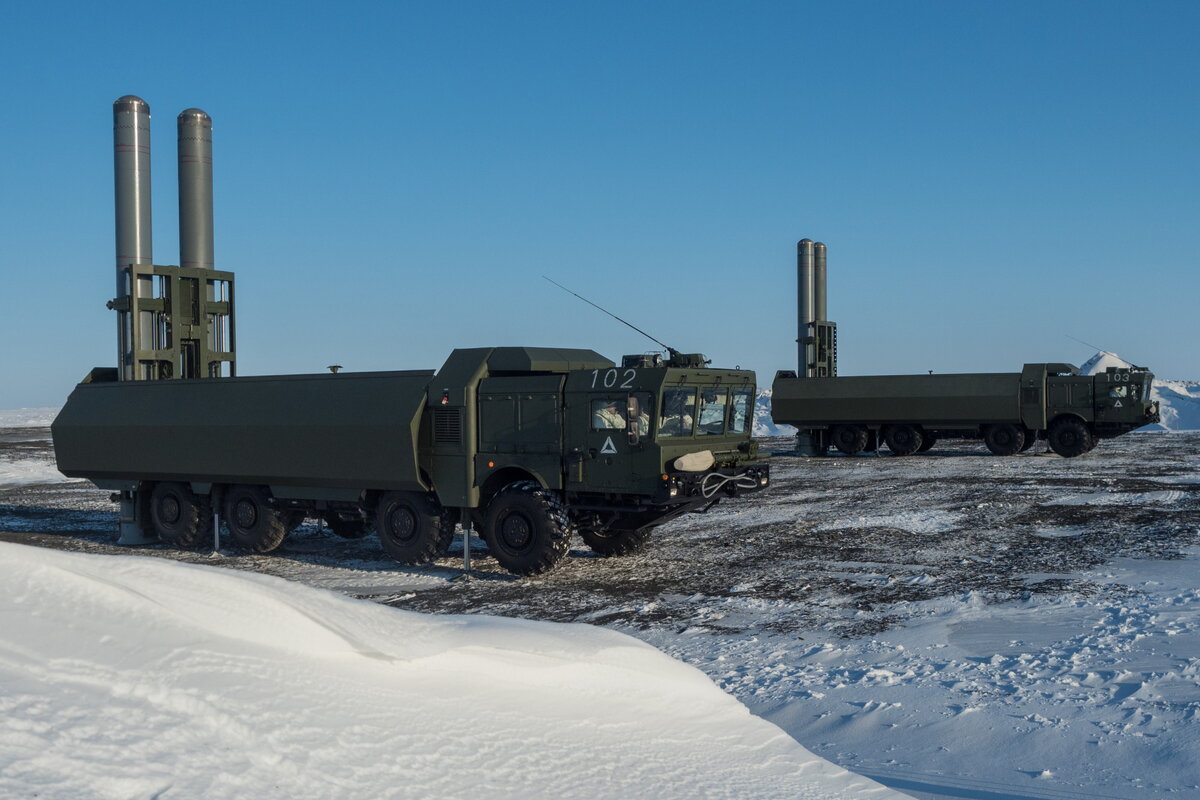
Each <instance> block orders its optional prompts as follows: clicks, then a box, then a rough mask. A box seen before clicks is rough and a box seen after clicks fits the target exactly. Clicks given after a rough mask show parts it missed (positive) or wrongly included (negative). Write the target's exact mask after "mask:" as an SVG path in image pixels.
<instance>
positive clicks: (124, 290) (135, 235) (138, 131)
mask: <svg viewBox="0 0 1200 800" xmlns="http://www.w3.org/2000/svg"><path fill="white" fill-rule="evenodd" d="M113 159H114V162H113V167H114V170H113V176H114V179H115V187H116V238H117V295H116V296H117V299H118V301H119V300H120V299H121V298H123V297H124V298H127V297H129V296H130V295H132V294H135V293H136V294H137V296H138V297H150V296H151V294H152V292H153V289H154V287H153V282H152V280H150V279H148V278H143V279H141V280H139V281H138V285H137V286H133V285H131V279H130V277H129V272H128V267H129V266H130V265H131V264H151V263H153V262H154V247H153V237H152V234H151V217H150V105H149V104H148V103H147V102H146V101H145V100H143V99H142V98H140V97H135V96H134V95H125V96H124V97H121V98H119V99H118V100H117V101H116V102H114V103H113ZM143 313H145V314H146V315H147V316H151V315H149V312H143ZM140 329H141V335H142V338H143V339H144V341H142V342H141V343H140V346H141V347H142V348H143V349H149V348H150V347H151V344H152V342H151V337H152V333H153V329H154V326H153V323H152V321H151V320H145V321H143V324H142V325H141V326H140ZM132 337H133V325H132V320H131V319H130V315H129V312H121V313H118V315H117V350H118V352H117V365H118V373H117V374H118V376H119V378H120V379H121V380H132V379H134V378H137V377H140V376H138V375H135V374H134V369H135V367H136V365H135V364H134V363H133V349H134V347H133V345H134V342H133V341H132Z"/></svg>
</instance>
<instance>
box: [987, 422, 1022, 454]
mask: <svg viewBox="0 0 1200 800" xmlns="http://www.w3.org/2000/svg"><path fill="white" fill-rule="evenodd" d="M983 443H984V444H985V445H987V449H988V450H991V451H992V455H997V456H1014V455H1016V454H1017V453H1019V452H1021V448H1022V447H1024V446H1025V429H1024V428H1021V427H1018V426H1017V425H1012V424H1009V423H1007V422H1002V423H999V424H997V425H988V426H986V427H984V429H983Z"/></svg>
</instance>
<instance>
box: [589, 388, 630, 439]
mask: <svg viewBox="0 0 1200 800" xmlns="http://www.w3.org/2000/svg"><path fill="white" fill-rule="evenodd" d="M625 425H626V420H625V398H624V397H618V396H616V395H614V396H612V397H603V398H597V399H595V400H593V401H592V430H594V431H601V430H624V429H625Z"/></svg>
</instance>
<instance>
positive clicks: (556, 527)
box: [483, 482, 571, 575]
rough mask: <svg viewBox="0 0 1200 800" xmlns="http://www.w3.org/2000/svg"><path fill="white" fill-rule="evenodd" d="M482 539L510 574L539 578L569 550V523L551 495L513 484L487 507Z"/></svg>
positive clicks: (527, 485) (531, 485)
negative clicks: (538, 576)
mask: <svg viewBox="0 0 1200 800" xmlns="http://www.w3.org/2000/svg"><path fill="white" fill-rule="evenodd" d="M483 538H484V541H486V542H487V546H488V550H489V551H490V552H491V554H492V556H493V557H494V558H495V559H496V560H497V561H499V562H500V566H502V567H504V568H505V569H506V570H508V571H509V572H511V573H513V574H514V575H540V574H542V573H543V572H548V571H549V570H551V569H553V567H554V566H555V565H556V564H557V563H558V562H559V561H561V560H562V558H563V556H565V555H566V554H567V550H568V549H570V545H571V521H570V517H569V516H568V515H567V509H566V507H565V506H564V505H563V504H562V501H561V500H559V499H558V496H557V495H555V494H554V493H553V492H548V491H546V490H545V489H542V488H541V487H540V486H538V485H537V484H535V483H529V482H522V483H514V484H512V485H510V486H506V487H505V488H503V489H501V490H500V493H499V494H497V495H496V496H495V497H494V498H493V499H492V502H491V503H490V504H489V505H488V509H487V514H486V515H485V516H484V519H483Z"/></svg>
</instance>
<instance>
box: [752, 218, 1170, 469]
mask: <svg viewBox="0 0 1200 800" xmlns="http://www.w3.org/2000/svg"><path fill="white" fill-rule="evenodd" d="M796 266H797V270H796V271H797V283H798V289H799V291H798V294H797V297H798V302H797V312H798V313H797V317H798V322H799V326H798V328H799V330H798V336H797V338H796V342H797V344H798V345H799V348H798V353H797V362H798V367H799V368H798V369H797V370H796V371H795V372H793V371H790V370H781V371H780V372H778V373H776V375H775V382H774V383H773V384H772V391H771V395H772V396H771V418H772V419H773V420H774V421H775V423H776V424H786V425H793V426H795V427H796V428H797V429H798V433H797V436H796V439H797V447H798V449H799V451H800V452H801V454H803V455H809V456H816V455H823V454H825V453H826V452H827V451H828V450H829V448H830V447H836V448H837V449H838V450H840V451H842V452H843V453H847V454H854V453H860V452H863V451H868V452H869V451H874V450H876V449H877V448H878V446H879V445H880V444H881V443H882V444H886V445H887V447H888V449H889V450H891V451H892V453H894V454H896V455H910V454H912V453H918V452H925V451H927V450H929V449H930V448H931V447H933V445H934V443H936V442H937V440H938V439H982V440H983V441H984V443H985V444H986V445H987V448H988V449H989V450H990V451H991V452H993V453H995V454H996V455H1013V454H1015V453H1019V452H1024V451H1026V450H1028V449H1029V448H1030V447H1032V446H1033V444H1034V442H1036V441H1037V440H1038V439H1045V440H1047V441H1048V442H1049V444H1050V448H1051V449H1052V450H1053V451H1054V452H1056V453H1058V454H1059V455H1061V456H1064V457H1067V458H1070V457H1072V456H1078V455H1082V454H1083V453H1086V452H1088V451H1089V450H1091V449H1092V448H1093V447H1095V446H1096V442H1097V441H1098V440H1100V439H1110V438H1112V437H1114V436H1120V435H1121V434H1123V433H1128V432H1129V431H1132V430H1135V429H1137V428H1140V427H1142V426H1143V425H1149V424H1151V423H1154V422H1158V419H1159V416H1158V403H1157V402H1156V401H1154V400H1153V399H1151V397H1150V389H1151V384H1152V383H1153V381H1154V376H1153V375H1151V374H1150V372H1149V371H1147V370H1145V369H1143V368H1141V367H1132V368H1116V367H1111V368H1109V369H1108V370H1107V371H1106V372H1104V373H1101V374H1099V375H1095V376H1086V375H1080V374H1079V370H1078V369H1076V368H1075V367H1074V366H1072V365H1070V364H1026V365H1025V366H1024V368H1023V369H1022V370H1021V371H1020V372H1002V373H962V374H947V375H934V374H928V375H863V376H838V370H837V323H834V322H830V321H829V320H828V319H826V315H827V311H828V303H827V292H826V279H827V275H828V265H827V248H826V247H825V245H824V244H822V243H820V242H813V241H812V240H811V239H801V240H800V241H799V242H798V243H797V246H796Z"/></svg>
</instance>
